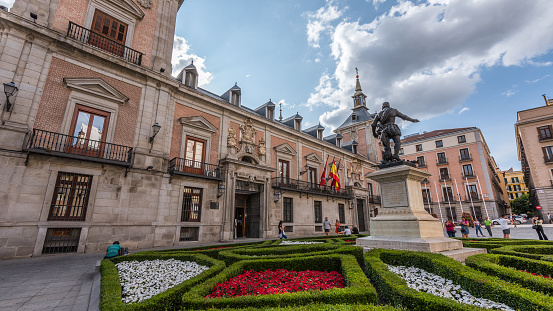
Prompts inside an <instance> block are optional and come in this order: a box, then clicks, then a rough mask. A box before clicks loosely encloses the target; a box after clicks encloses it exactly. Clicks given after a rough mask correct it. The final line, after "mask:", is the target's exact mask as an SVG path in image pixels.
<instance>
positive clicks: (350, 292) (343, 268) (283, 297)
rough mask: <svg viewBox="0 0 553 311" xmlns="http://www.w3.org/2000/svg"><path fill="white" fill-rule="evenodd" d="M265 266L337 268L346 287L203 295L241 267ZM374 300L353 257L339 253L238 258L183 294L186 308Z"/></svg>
mask: <svg viewBox="0 0 553 311" xmlns="http://www.w3.org/2000/svg"><path fill="white" fill-rule="evenodd" d="M268 269H288V270H292V271H304V270H319V271H338V272H340V273H341V274H342V275H343V277H344V281H345V285H346V287H345V288H334V289H330V290H324V291H303V292H296V293H284V294H274V295H260V296H240V297H233V298H205V297H206V296H207V295H208V294H209V293H211V291H212V289H213V288H214V287H215V286H216V285H217V284H219V283H222V282H225V281H227V280H229V279H231V278H233V277H235V276H237V275H240V274H242V273H244V271H247V270H255V271H265V270H268ZM376 301H377V298H376V290H375V289H374V287H373V286H372V285H371V283H370V282H369V280H368V279H367V277H366V276H365V274H364V273H363V270H362V269H361V268H360V267H359V264H358V263H357V260H356V259H355V257H353V256H351V255H338V254H333V255H327V256H309V257H299V258H284V259H283V258H279V259H265V260H244V261H239V262H236V263H234V264H233V265H231V266H230V267H228V268H226V269H225V270H223V271H222V272H221V273H219V274H218V275H217V276H215V277H213V278H211V279H209V280H207V281H206V282H205V283H204V284H202V285H199V286H196V287H194V288H193V289H191V290H190V291H189V292H188V293H185V294H184V296H183V305H184V307H185V308H186V309H207V308H243V307H253V308H263V307H281V306H297V305H308V304H313V303H326V304H340V303H346V304H358V303H373V304H374V303H376Z"/></svg>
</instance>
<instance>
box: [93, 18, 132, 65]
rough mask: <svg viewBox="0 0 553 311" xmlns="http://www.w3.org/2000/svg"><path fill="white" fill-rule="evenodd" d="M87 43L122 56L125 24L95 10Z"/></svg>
mask: <svg viewBox="0 0 553 311" xmlns="http://www.w3.org/2000/svg"><path fill="white" fill-rule="evenodd" d="M91 28H92V33H91V34H90V37H89V43H90V44H91V45H94V46H96V47H99V48H101V49H102V50H105V51H108V52H110V53H112V54H115V55H118V56H121V57H122V56H123V54H124V52H125V40H126V39H127V28H128V26H127V24H125V23H122V22H121V21H119V20H117V19H115V18H113V17H111V16H109V15H107V14H106V13H104V12H102V11H99V10H96V12H94V19H93V21H92V27H91Z"/></svg>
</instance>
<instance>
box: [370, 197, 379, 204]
mask: <svg viewBox="0 0 553 311" xmlns="http://www.w3.org/2000/svg"><path fill="white" fill-rule="evenodd" d="M381 202H382V200H381V199H380V196H379V195H370V196H369V203H372V204H381Z"/></svg>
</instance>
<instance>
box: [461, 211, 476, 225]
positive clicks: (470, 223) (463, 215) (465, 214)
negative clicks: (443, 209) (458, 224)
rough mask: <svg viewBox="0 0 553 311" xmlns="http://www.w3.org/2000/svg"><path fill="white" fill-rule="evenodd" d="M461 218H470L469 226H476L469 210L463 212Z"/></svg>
mask: <svg viewBox="0 0 553 311" xmlns="http://www.w3.org/2000/svg"><path fill="white" fill-rule="evenodd" d="M461 219H462V220H468V222H469V227H471V228H474V219H472V215H471V214H470V213H469V212H463V214H461Z"/></svg>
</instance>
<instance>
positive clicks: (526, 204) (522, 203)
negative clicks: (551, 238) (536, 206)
mask: <svg viewBox="0 0 553 311" xmlns="http://www.w3.org/2000/svg"><path fill="white" fill-rule="evenodd" d="M511 210H512V211H513V213H514V214H518V215H520V214H528V213H531V212H532V205H531V204H530V199H529V195H528V194H523V195H521V196H520V197H518V198H516V199H514V200H512V201H511Z"/></svg>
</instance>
